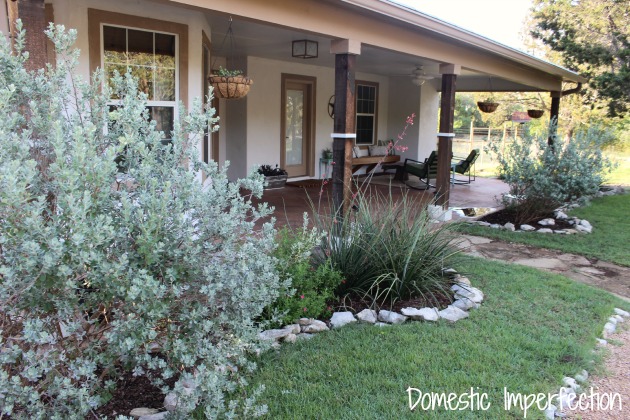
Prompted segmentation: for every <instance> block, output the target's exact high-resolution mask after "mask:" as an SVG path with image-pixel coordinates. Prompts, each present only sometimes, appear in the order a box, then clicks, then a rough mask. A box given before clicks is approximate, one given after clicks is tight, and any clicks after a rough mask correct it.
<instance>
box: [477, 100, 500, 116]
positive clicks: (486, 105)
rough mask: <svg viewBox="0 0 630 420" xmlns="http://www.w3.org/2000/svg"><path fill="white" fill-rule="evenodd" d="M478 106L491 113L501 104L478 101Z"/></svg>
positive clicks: (482, 110) (481, 109)
mask: <svg viewBox="0 0 630 420" xmlns="http://www.w3.org/2000/svg"><path fill="white" fill-rule="evenodd" d="M477 106H478V107H479V110H480V111H481V112H485V113H488V114H489V113H491V112H494V111H496V110H497V108H498V107H499V104H498V103H497V102H477Z"/></svg>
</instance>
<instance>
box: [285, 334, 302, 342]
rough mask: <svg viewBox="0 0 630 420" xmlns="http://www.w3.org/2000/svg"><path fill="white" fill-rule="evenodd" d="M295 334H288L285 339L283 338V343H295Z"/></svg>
mask: <svg viewBox="0 0 630 420" xmlns="http://www.w3.org/2000/svg"><path fill="white" fill-rule="evenodd" d="M297 338H298V336H297V334H289V335H287V336H286V337H284V340H282V341H284V342H285V343H295V342H296V341H297Z"/></svg>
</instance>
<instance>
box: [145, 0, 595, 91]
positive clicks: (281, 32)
mask: <svg viewBox="0 0 630 420" xmlns="http://www.w3.org/2000/svg"><path fill="white" fill-rule="evenodd" d="M155 1H167V0H155ZM169 2H171V3H178V4H181V5H185V7H192V8H195V9H197V10H200V11H202V12H203V13H205V15H206V16H207V19H208V21H209V23H210V24H211V25H212V41H213V48H215V49H218V48H219V47H220V45H221V40H222V39H223V36H224V34H225V31H226V29H227V25H228V19H229V16H233V18H234V23H233V28H234V33H235V41H236V49H235V51H234V53H235V55H250V56H256V57H265V58H271V59H276V60H283V61H292V60H297V61H300V62H302V63H305V64H314V65H319V66H326V67H331V68H332V67H333V62H334V57H333V55H332V54H330V53H329V52H328V51H329V45H330V41H331V40H333V39H352V40H355V41H360V42H361V43H362V45H363V47H362V53H361V55H360V57H359V58H358V60H357V71H359V72H366V73H374V74H379V75H384V76H392V77H405V76H404V75H410V73H411V71H412V70H413V69H414V68H415V67H416V66H417V65H423V66H424V67H425V72H426V73H427V74H435V75H437V73H438V66H439V64H440V63H442V64H448V63H451V64H458V65H460V66H461V68H462V73H461V74H460V76H459V77H458V80H457V90H458V91H488V90H495V91H558V90H561V89H562V82H563V81H574V82H578V81H580V82H581V81H583V79H582V78H581V77H580V76H579V75H577V74H575V73H573V72H571V71H569V70H567V69H563V68H561V67H558V66H555V65H553V64H550V63H547V62H544V61H542V60H539V59H537V58H535V57H532V56H529V55H527V54H524V53H522V52H520V51H517V50H514V49H512V48H509V47H507V46H504V45H501V44H498V43H496V42H494V41H492V40H489V39H487V38H484V37H482V36H479V35H477V34H474V33H472V32H469V31H466V30H464V29H461V28H458V27H457V26H454V25H451V24H449V23H447V22H443V21H440V20H438V19H436V18H433V17H431V16H429V15H425V14H423V13H421V12H417V11H415V10H412V9H408V8H405V7H401V6H399V5H396V4H395V3H393V2H391V1H390V0H300V1H295V0H265V1H264V2H263V1H260V0H212V1H209V0H170V1H169ZM303 38H308V39H312V40H316V41H318V42H319V47H320V48H319V57H318V58H316V59H308V60H302V59H295V58H292V57H291V41H293V40H296V39H303ZM215 54H216V51H215ZM490 78H491V80H492V82H491V83H490ZM432 83H434V84H435V85H436V87H439V84H440V83H439V79H434V80H433V81H432ZM490 85H492V86H490Z"/></svg>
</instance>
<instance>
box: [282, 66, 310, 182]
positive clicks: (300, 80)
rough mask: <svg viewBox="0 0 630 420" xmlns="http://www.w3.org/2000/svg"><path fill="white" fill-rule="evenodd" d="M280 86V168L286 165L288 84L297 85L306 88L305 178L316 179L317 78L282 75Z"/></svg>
mask: <svg viewBox="0 0 630 420" xmlns="http://www.w3.org/2000/svg"><path fill="white" fill-rule="evenodd" d="M280 83H281V85H280V92H281V94H280V166H281V167H282V168H284V167H285V165H286V157H285V150H286V142H285V137H286V115H285V112H286V97H287V92H286V85H287V83H297V84H301V85H304V86H305V87H306V97H305V98H304V100H305V105H306V107H307V110H306V112H305V113H304V114H305V115H303V117H304V118H306V121H305V130H304V131H305V132H306V133H308V144H307V145H305V147H306V174H305V175H303V176H309V177H314V176H315V143H316V141H315V140H316V139H315V122H316V121H317V120H316V113H315V109H316V108H315V107H316V101H315V92H317V78H316V77H313V76H303V75H299V74H289V73H282V74H281V82H280Z"/></svg>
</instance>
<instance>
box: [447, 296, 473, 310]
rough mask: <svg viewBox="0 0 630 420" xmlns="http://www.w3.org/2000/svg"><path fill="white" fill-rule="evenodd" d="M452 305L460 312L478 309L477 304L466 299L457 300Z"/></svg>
mask: <svg viewBox="0 0 630 420" xmlns="http://www.w3.org/2000/svg"><path fill="white" fill-rule="evenodd" d="M452 305H453V306H455V307H456V308H459V309H461V310H462V311H467V310H469V309H477V308H478V307H479V304H478V303H475V302H473V301H472V300H470V299H468V298H463V299H457V300H456V301H455V302H453V303H452Z"/></svg>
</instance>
